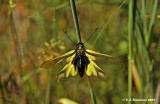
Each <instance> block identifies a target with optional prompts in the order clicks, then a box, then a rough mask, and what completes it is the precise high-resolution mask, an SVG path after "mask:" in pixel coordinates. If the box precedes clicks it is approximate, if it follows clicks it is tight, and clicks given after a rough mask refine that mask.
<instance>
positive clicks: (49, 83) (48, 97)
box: [46, 69, 52, 104]
mask: <svg viewBox="0 0 160 104" xmlns="http://www.w3.org/2000/svg"><path fill="white" fill-rule="evenodd" d="M51 78H52V69H49V70H48V81H47V89H46V104H49V99H50V89H51Z"/></svg>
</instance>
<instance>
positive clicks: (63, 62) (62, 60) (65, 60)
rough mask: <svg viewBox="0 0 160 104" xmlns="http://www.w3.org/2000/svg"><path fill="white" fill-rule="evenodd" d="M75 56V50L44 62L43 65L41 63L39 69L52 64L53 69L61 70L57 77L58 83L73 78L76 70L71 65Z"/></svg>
mask: <svg viewBox="0 0 160 104" xmlns="http://www.w3.org/2000/svg"><path fill="white" fill-rule="evenodd" d="M75 55H76V53H75V50H72V51H69V52H67V53H65V54H63V55H61V56H59V57H56V58H53V59H50V60H47V61H45V62H44V63H42V65H41V67H45V66H51V65H53V64H54V65H53V68H55V69H57V68H61V69H62V70H61V71H60V73H59V74H58V75H57V80H58V81H59V80H62V79H66V78H68V77H70V76H75V75H76V74H77V70H75V68H74V65H73V64H72V60H73V58H74V57H75ZM62 67H63V68H62Z"/></svg>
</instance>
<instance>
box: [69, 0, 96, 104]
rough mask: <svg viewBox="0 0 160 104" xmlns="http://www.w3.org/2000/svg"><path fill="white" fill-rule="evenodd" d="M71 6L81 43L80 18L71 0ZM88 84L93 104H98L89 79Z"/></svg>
mask: <svg viewBox="0 0 160 104" xmlns="http://www.w3.org/2000/svg"><path fill="white" fill-rule="evenodd" d="M70 4H71V10H72V15H73V20H74V25H75V28H76V33H77V37H78V42H81V34H80V30H79V23H78V17H77V12H76V6H75V1H74V0H70ZM88 83H89V86H90V94H91V99H92V102H93V104H97V102H96V97H95V94H94V92H93V89H92V84H91V81H90V79H89V77H88Z"/></svg>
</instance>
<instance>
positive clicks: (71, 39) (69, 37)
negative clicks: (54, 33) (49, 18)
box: [64, 30, 76, 44]
mask: <svg viewBox="0 0 160 104" xmlns="http://www.w3.org/2000/svg"><path fill="white" fill-rule="evenodd" d="M64 33H65V34H66V35H67V31H66V30H64ZM67 37H68V38H69V40H70V41H72V39H71V38H70V37H69V36H68V35H67ZM72 42H73V43H74V44H76V43H75V42H74V41H72Z"/></svg>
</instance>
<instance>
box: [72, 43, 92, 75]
mask: <svg viewBox="0 0 160 104" xmlns="http://www.w3.org/2000/svg"><path fill="white" fill-rule="evenodd" d="M76 46H77V47H76V50H75V51H76V56H75V57H74V59H73V61H72V64H73V65H74V67H75V70H77V69H78V73H79V75H80V76H81V77H83V75H84V72H85V68H86V69H87V66H88V64H89V63H90V62H89V60H88V57H87V56H86V55H85V49H84V44H83V43H78V44H77V45H76Z"/></svg>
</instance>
